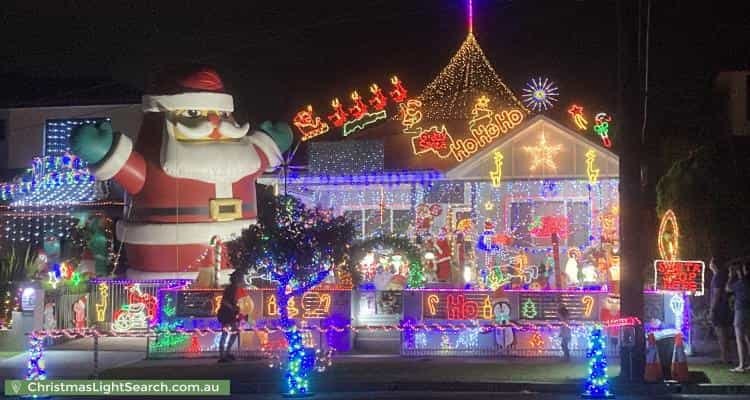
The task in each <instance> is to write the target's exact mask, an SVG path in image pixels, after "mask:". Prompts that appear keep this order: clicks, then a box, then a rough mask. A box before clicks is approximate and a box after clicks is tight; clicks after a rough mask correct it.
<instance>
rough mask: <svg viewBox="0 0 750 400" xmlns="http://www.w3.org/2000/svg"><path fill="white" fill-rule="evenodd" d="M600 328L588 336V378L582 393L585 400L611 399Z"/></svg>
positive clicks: (597, 327) (596, 328)
mask: <svg viewBox="0 0 750 400" xmlns="http://www.w3.org/2000/svg"><path fill="white" fill-rule="evenodd" d="M604 340H605V339H604V335H603V334H602V327H601V326H596V327H595V328H594V329H593V330H592V331H591V336H589V349H588V352H587V353H586V357H587V358H588V359H589V377H588V378H587V379H586V387H585V389H584V392H583V397H585V398H606V397H612V393H610V391H609V382H607V380H608V377H607V354H606V352H605V345H604Z"/></svg>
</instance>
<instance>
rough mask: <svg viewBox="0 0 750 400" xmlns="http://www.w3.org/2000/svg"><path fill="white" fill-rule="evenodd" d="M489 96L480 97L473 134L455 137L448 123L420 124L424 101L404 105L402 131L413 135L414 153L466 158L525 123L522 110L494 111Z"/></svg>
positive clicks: (471, 128) (472, 119)
mask: <svg viewBox="0 0 750 400" xmlns="http://www.w3.org/2000/svg"><path fill="white" fill-rule="evenodd" d="M489 102H490V100H489V98H488V97H486V96H482V97H480V98H479V99H477V101H476V104H475V105H474V108H473V109H472V111H471V117H470V120H469V124H468V125H469V126H468V127H469V132H470V135H468V136H466V137H463V138H457V139H454V138H453V137H452V136H451V134H450V133H449V132H448V130H447V129H446V127H445V125H440V126H438V125H432V126H430V127H423V126H421V124H420V123H421V122H422V111H421V107H422V103H421V102H420V101H419V100H408V101H407V102H406V103H402V104H401V114H400V119H401V125H402V126H403V133H405V134H407V135H412V150H413V152H414V154H415V155H422V154H425V153H434V154H435V155H437V156H438V157H440V158H448V157H453V158H454V159H455V160H456V161H459V162H460V161H463V160H465V159H467V158H469V157H471V156H472V155H473V154H474V153H476V152H477V151H479V150H480V149H482V148H483V147H485V146H487V145H488V144H490V143H492V142H493V141H494V140H495V139H497V138H498V137H500V135H502V134H504V133H506V132H508V131H509V130H511V129H513V128H515V127H516V126H518V125H519V124H520V123H521V122H523V119H524V117H525V116H526V114H524V112H523V111H521V110H519V109H515V108H512V109H508V110H499V111H497V112H496V111H495V110H493V109H491V108H490V106H489Z"/></svg>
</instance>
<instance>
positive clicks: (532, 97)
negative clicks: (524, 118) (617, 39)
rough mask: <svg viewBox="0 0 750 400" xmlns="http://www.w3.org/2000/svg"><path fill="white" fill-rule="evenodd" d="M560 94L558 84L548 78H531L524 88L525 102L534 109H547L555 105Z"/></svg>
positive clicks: (523, 96)
mask: <svg viewBox="0 0 750 400" xmlns="http://www.w3.org/2000/svg"><path fill="white" fill-rule="evenodd" d="M559 95H560V92H559V91H558V87H557V85H555V83H554V82H552V81H551V80H549V79H548V78H543V79H542V78H537V79H534V78H532V79H531V82H527V83H526V87H525V88H523V95H522V96H521V97H522V98H523V103H524V104H525V105H526V107H528V108H530V109H532V110H534V111H546V110H549V109H550V108H552V107H553V106H554V104H553V103H554V102H556V101H557V96H559Z"/></svg>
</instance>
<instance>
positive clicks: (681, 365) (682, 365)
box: [672, 333, 688, 382]
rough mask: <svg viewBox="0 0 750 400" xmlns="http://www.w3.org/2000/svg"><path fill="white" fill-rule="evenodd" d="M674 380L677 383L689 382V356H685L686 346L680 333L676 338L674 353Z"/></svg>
mask: <svg viewBox="0 0 750 400" xmlns="http://www.w3.org/2000/svg"><path fill="white" fill-rule="evenodd" d="M672 379H674V380H676V381H677V382H687V381H688V365H687V356H685V345H684V343H683V341H682V334H681V333H678V334H677V335H676V336H675V337H674V352H673V353H672Z"/></svg>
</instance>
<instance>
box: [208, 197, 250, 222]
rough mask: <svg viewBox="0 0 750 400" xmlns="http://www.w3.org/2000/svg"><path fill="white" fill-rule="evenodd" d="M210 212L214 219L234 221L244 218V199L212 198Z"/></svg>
mask: <svg viewBox="0 0 750 400" xmlns="http://www.w3.org/2000/svg"><path fill="white" fill-rule="evenodd" d="M209 214H210V215H211V219H213V220H214V221H234V220H235V219H238V218H242V200H240V199H211V201H210V202H209Z"/></svg>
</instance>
